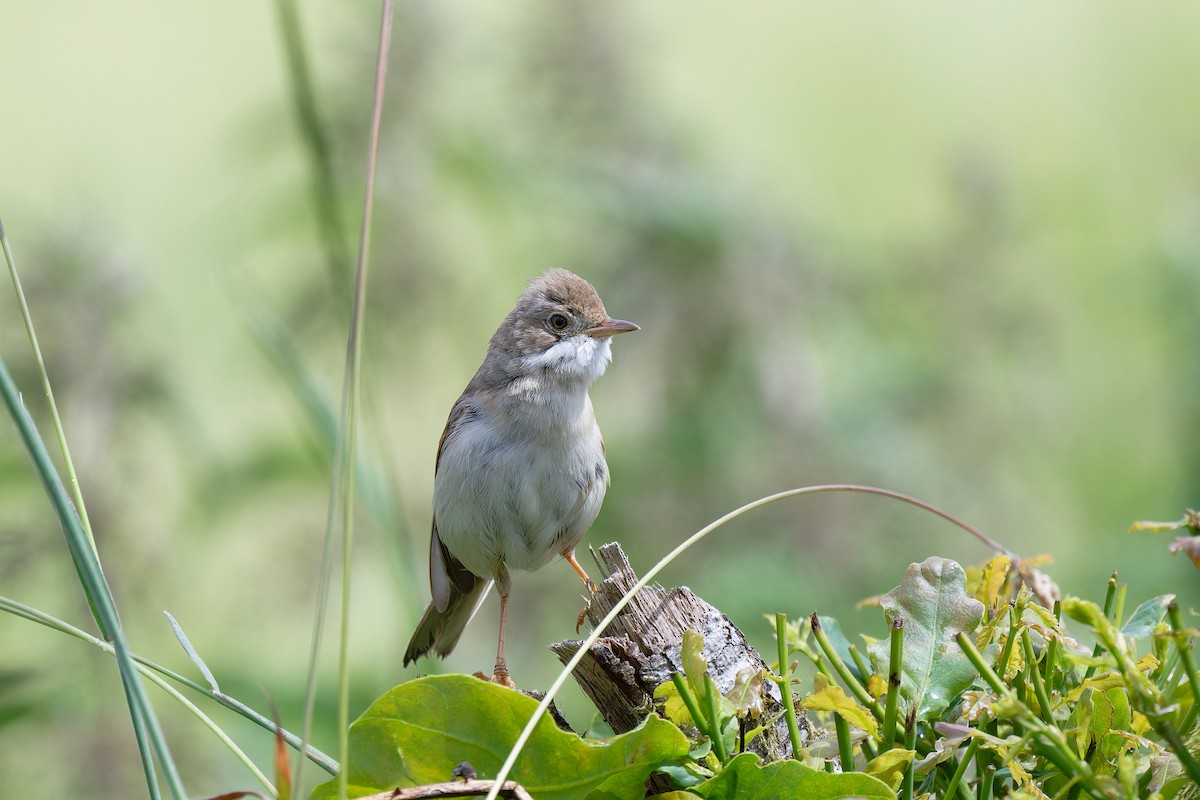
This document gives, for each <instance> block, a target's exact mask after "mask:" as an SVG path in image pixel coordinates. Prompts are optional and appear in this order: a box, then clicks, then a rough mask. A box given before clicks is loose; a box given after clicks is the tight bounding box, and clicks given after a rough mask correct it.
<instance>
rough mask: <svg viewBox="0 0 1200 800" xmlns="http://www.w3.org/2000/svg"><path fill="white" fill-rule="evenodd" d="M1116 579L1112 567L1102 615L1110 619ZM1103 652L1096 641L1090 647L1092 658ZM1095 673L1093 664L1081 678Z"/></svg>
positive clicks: (1102, 648)
mask: <svg viewBox="0 0 1200 800" xmlns="http://www.w3.org/2000/svg"><path fill="white" fill-rule="evenodd" d="M1117 580H1118V578H1117V571H1116V570H1115V569H1114V570H1113V573H1112V575H1110V576H1109V578H1108V589H1107V591H1105V593H1104V616H1105V617H1108V618H1109V619H1112V617H1111V614H1112V608H1113V601H1114V600H1116V598H1117ZM1103 652H1104V645H1102V644H1100V643H1099V642H1097V643H1096V644H1095V646H1094V647H1092V658H1099V657H1100V654H1101V653H1103ZM1095 674H1096V665H1095V664H1093V665H1091V666H1090V667H1088V668H1087V669H1086V670H1085V671H1084V673H1083V679H1084V680H1085V681H1086V680H1087V679H1088V678H1090V677H1092V676H1093V675H1095Z"/></svg>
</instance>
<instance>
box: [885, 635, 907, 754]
mask: <svg viewBox="0 0 1200 800" xmlns="http://www.w3.org/2000/svg"><path fill="white" fill-rule="evenodd" d="M888 644H889V649H888V688H887V700H886V701H885V702H884V705H883V749H885V750H890V749H891V747H892V743H893V742H894V741H895V740H896V712H897V709H899V707H900V664H901V662H902V660H903V658H904V619H903V618H901V617H897V618H896V619H895V620H893V621H892V629H891V632H890V633H889V635H888Z"/></svg>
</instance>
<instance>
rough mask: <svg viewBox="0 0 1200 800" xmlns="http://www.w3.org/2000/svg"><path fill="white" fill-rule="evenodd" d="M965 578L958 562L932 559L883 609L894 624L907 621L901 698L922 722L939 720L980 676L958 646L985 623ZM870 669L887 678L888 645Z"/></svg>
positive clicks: (873, 651)
mask: <svg viewBox="0 0 1200 800" xmlns="http://www.w3.org/2000/svg"><path fill="white" fill-rule="evenodd" d="M966 581H967V576H966V573H965V572H963V568H962V567H960V566H959V565H958V564H956V563H955V562H953V561H951V560H949V559H946V558H937V557H931V558H927V559H926V560H925V561H923V562H922V563H920V564H912V565H910V566H909V568H908V571H907V572H906V573H905V575H904V580H903V581H901V583H900V585H899V586H897V587H896V588H895V589H893V590H892V591H890V592H888V593H887V594H885V595H884V596H883V598H882V599H881V601H880V604H881V605H882V606H883V610H884V616H885V617H886V618H887V621H888V623H889V624H891V623H892V622H893V621H895V620H896V619H902V620H903V621H904V659H903V662H902V665H901V676H900V694H901V696H902V697H904V698H905V699H906V700H907V701H908V702H909V707H910V708H916V709H917V719H919V720H929V719H934V718H937V717H940V716H941V714H942V712H944V711H945V710H946V708H947V707H948V706H949V705H950V702H951V701H952V700H953V699H954V697H955V696H956V695H957V694H958V693H959V692H961V691H962V690H963V689H966V688H967V687H968V686H970V685H971V683H972V682H973V681H974V680H975V678H976V676H977V673H976V672H975V668H974V667H973V666H971V662H970V661H969V660H968V659H967V657H966V656H965V655H964V654H963V652H962V649H961V648H959V646H958V643H957V642H956V641H955V640H954V639H955V636H957V635H958V634H959V633H965V634H968V635H969V634H971V633H973V632H974V631H975V629H976V628H977V627H978V626H979V621H980V620H981V619H982V618H983V604H982V603H980V602H979V601H978V600H976V599H974V598H973V597H968V596H967V593H966ZM868 652H869V653H870V656H871V667H872V668H873V669H874V670H875V671H876V672H878V673H879V674H881V675H886V674H887V672H888V659H889V647H888V643H887V642H877V643H875V644H872V645H870V647H869V648H868Z"/></svg>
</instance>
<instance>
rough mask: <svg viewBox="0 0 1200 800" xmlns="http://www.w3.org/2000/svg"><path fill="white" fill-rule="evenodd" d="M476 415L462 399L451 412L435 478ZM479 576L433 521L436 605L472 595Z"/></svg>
mask: <svg viewBox="0 0 1200 800" xmlns="http://www.w3.org/2000/svg"><path fill="white" fill-rule="evenodd" d="M474 415H475V409H474V408H473V407H472V406H471V404H470V403H468V402H465V401H464V399H463V398H462V397H460V398H458V402H456V403H455V404H454V408H452V409H450V418H449V419H447V420H446V428H445V430H443V431H442V438H441V439H440V440H439V441H438V449H437V458H436V460H435V461H434V465H433V474H434V476H435V477H436V476H437V470H438V466H439V465H440V464H441V463H442V450H444V449H445V447H446V442H447V441H448V440H449V439H450V437H452V436H453V435H454V434H455V433H456V432H457V431H458V429H459V428H460V427H461V426H462V424H463V423H464V422H465V421H467V420H468V419H470V418H471V417H473V416H474ZM479 580H480V579H479V576H477V575H476V574H475V573H473V572H471V571H470V570H469V569H467V568H466V567H464V566H463V564H462V562H461V561H459V560H458V559H457V558H455V557H454V554H453V553H451V552H450V551H449V550H447V549H446V545H445V544H443V543H442V538H441V537H440V536H438V529H437V517H436V516H435V517H434V519H433V528H432V530H431V531H430V534H429V590H430V593H431V594H432V595H433V604H434V606H436V607H437V610H438V611H439V612H443V611H445V610H446V608H447V607H448V606H449V605H450V595H451V592H452V591H453V590H454V589H457V590H458V591H459V592H461V593H462V594H470V592H471V591H472V590H473V589H474V588H475V584H476V582H477V581H479Z"/></svg>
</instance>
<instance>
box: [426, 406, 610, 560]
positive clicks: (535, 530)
mask: <svg viewBox="0 0 1200 800" xmlns="http://www.w3.org/2000/svg"><path fill="white" fill-rule="evenodd" d="M584 411H585V412H586V413H585V416H582V417H581V418H580V420H579V422H580V423H581V424H580V425H579V426H578V430H577V431H575V432H574V433H573V435H571V436H554V437H548V436H542V435H538V434H535V435H534V436H532V437H522V436H513V435H511V430H512V429H511V428H510V429H508V430H509V433H508V435H505V434H503V433H502V431H503V430H504V428H503V426H500V425H494V424H485V423H484V421H483V417H482V416H480V417H476V418H474V419H472V420H471V421H470V422H467V423H465V424H464V425H463V427H462V428H461V429H460V430H459V431H458V432H457V433H456V435H455V436H453V437H451V438H449V439H448V440H447V441H446V443H445V445H444V447H443V450H442V454H441V459H440V460H439V463H438V472H437V476H436V478H435V480H434V491H433V510H434V519H435V520H436V522H437V529H438V535H439V536H440V537H441V540H442V542H443V543H444V544H445V545H446V547H447V548H448V549H449V550H450V552H451V553H452V554H453V555H454V556H455V558H457V559H458V560H459V561H461V562H462V563H463V564H464V565H465V566H466V567H467V569H469V570H471V571H472V572H474V573H475V574H476V575H480V576H483V577H489V578H490V577H495V576H497V574H498V573H499V571H500V569H501V565H502V564H503V565H504V566H506V567H507V568H508V569H510V570H513V569H521V570H534V569H538V568H539V567H541V566H543V565H545V564H546V563H547V562H548V561H550V560H551V559H552V558H554V557H555V556H559V555H561V554H563V553H564V552H568V551H570V550H572V549H574V547H575V545H576V544H578V542H579V540H580V539H582V538H583V536H584V534H586V533H587V531H588V528H589V527H591V524H592V522H593V521H594V520H595V519H596V515H597V514H598V513H599V512H600V504H601V502H602V501H603V500H604V492H605V489H606V488H607V485H608V467H607V465H606V464H605V461H604V453H603V447H602V445H601V441H600V430H599V428H598V427H597V426H596V424H595V417H594V416H593V415H592V410H591V404H590V403H587V404H586V408H585V409H584ZM561 442H570V443H571V444H570V445H562V444H559V443H561Z"/></svg>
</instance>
